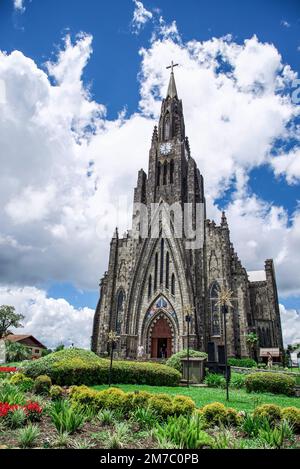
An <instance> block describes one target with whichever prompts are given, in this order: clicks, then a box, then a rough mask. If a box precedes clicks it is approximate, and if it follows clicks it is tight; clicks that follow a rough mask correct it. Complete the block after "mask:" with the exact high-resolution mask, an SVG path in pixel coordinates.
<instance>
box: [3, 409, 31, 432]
mask: <svg viewBox="0 0 300 469" xmlns="http://www.w3.org/2000/svg"><path fill="white" fill-rule="evenodd" d="M26 419H27V416H26V413H25V410H24V409H22V408H21V407H20V408H19V409H15V410H13V411H10V412H8V414H7V419H6V425H7V426H8V427H9V428H12V429H16V428H20V427H23V426H24V425H25V423H26Z"/></svg>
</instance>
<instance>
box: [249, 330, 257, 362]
mask: <svg viewBox="0 0 300 469" xmlns="http://www.w3.org/2000/svg"><path fill="white" fill-rule="evenodd" d="M246 342H247V344H248V347H249V349H250V353H251V356H252V357H253V356H254V358H255V360H256V361H257V354H256V346H257V342H258V336H257V334H255V332H250V333H249V334H247V335H246Z"/></svg>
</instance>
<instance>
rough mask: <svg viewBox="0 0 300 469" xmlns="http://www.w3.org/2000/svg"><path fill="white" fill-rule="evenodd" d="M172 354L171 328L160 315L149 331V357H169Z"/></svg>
mask: <svg viewBox="0 0 300 469" xmlns="http://www.w3.org/2000/svg"><path fill="white" fill-rule="evenodd" d="M171 354H172V330H171V327H170V325H169V323H168V321H167V320H166V318H164V317H160V318H159V319H158V321H157V322H156V323H155V325H154V327H153V329H152V332H151V358H169V357H170V356H171Z"/></svg>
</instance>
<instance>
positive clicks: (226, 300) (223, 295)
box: [217, 288, 233, 401]
mask: <svg viewBox="0 0 300 469" xmlns="http://www.w3.org/2000/svg"><path fill="white" fill-rule="evenodd" d="M232 300H233V296H232V291H231V290H228V289H226V288H221V290H220V292H219V298H218V301H217V304H218V305H219V306H220V307H221V311H222V315H223V321H224V349H225V350H224V355H225V379H226V401H229V373H228V354H227V324H226V315H227V313H228V308H232V303H231V301H232Z"/></svg>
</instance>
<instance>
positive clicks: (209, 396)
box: [93, 384, 300, 411]
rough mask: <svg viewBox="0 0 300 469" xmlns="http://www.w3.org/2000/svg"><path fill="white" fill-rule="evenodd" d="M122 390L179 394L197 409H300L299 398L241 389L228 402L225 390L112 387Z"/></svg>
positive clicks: (137, 386) (231, 392) (135, 386)
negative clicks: (215, 405)
mask: <svg viewBox="0 0 300 469" xmlns="http://www.w3.org/2000/svg"><path fill="white" fill-rule="evenodd" d="M114 387H118V388H120V389H123V390H124V391H135V390H140V391H149V392H153V393H159V392H163V393H168V394H181V395H184V396H189V397H191V398H192V399H193V400H194V401H195V403H196V406H197V407H202V406H204V405H206V404H209V403H211V402H216V401H218V402H223V403H224V404H226V405H227V406H228V407H234V408H235V409H237V410H246V411H251V410H253V409H254V408H255V407H256V406H258V405H260V404H278V405H280V406H284V407H288V406H295V407H299V408H300V398H297V397H287V396H283V395H276V394H266V393H264V394H262V393H261V394H258V393H257V394H256V393H255V394H248V393H247V392H246V391H244V390H243V389H239V390H237V389H234V390H233V389H232V390H230V397H229V399H230V400H229V402H228V403H227V402H226V400H225V390H224V389H218V388H198V387H190V388H185V387H181V386H180V387H166V386H146V385H145V386H144V385H133V384H118V385H114ZM93 389H96V390H98V391H100V390H102V389H107V386H105V385H101V386H93Z"/></svg>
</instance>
